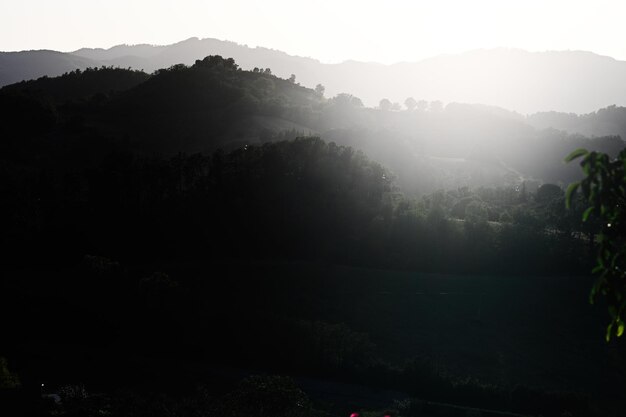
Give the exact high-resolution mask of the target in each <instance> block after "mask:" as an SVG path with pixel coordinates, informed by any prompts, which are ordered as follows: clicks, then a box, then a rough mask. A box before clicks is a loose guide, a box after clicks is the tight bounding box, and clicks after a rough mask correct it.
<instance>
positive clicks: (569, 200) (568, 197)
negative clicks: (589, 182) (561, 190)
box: [565, 182, 580, 209]
mask: <svg viewBox="0 0 626 417" xmlns="http://www.w3.org/2000/svg"><path fill="white" fill-rule="evenodd" d="M578 187H580V182H573V183H571V184H570V185H569V187H567V191H566V192H565V207H567V208H568V209H569V208H570V207H571V205H572V195H573V194H574V193H575V192H576V190H577V189H578Z"/></svg>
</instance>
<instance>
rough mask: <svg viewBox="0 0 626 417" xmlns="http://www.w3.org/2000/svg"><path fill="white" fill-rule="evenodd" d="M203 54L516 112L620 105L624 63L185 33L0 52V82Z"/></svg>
mask: <svg viewBox="0 0 626 417" xmlns="http://www.w3.org/2000/svg"><path fill="white" fill-rule="evenodd" d="M207 55H221V56H224V57H232V58H234V59H235V60H236V61H237V63H238V64H239V65H240V66H241V68H243V69H250V70H251V69H253V68H254V67H260V68H271V69H272V71H273V72H274V74H276V75H278V76H280V77H282V78H288V77H289V76H290V75H291V74H295V75H296V79H297V81H298V82H299V83H300V84H302V85H304V86H307V87H311V88H312V87H314V86H315V85H317V84H318V83H321V84H322V85H324V86H325V87H326V94H327V96H334V95H336V94H339V93H342V92H348V93H350V94H353V95H355V96H357V97H359V98H361V99H362V100H363V102H364V103H365V104H366V105H369V106H374V105H377V104H378V102H379V101H380V100H381V99H382V98H388V99H390V100H391V101H392V102H399V103H402V102H404V100H405V99H406V98H407V97H409V96H413V97H415V98H416V99H418V100H420V99H424V100H428V101H434V100H441V101H443V102H464V103H482V104H488V105H494V106H500V107H504V108H508V109H512V110H515V111H518V112H521V113H535V112H546V111H559V112H573V113H589V112H592V111H594V110H596V109H598V108H602V107H607V106H610V105H613V104H615V105H625V104H626V62H624V61H618V60H615V59H613V58H610V57H605V56H600V55H596V54H593V53H590V52H580V51H561V52H527V51H522V50H516V49H502V48H499V49H491V50H476V51H471V52H467V53H463V54H458V55H442V56H437V57H434V58H430V59H426V60H422V61H419V62H404V63H397V64H393V65H382V64H378V63H365V62H356V61H346V62H343V63H339V64H325V63H321V62H320V61H317V60H315V59H312V58H305V57H299V56H292V55H288V54H286V53H284V52H281V51H277V50H273V49H268V48H262V47H256V48H250V47H248V46H246V45H240V44H237V43H234V42H229V41H222V40H217V39H198V38H190V39H187V40H185V41H182V42H178V43H175V44H172V45H166V46H153V45H145V44H144V45H132V46H131V45H119V46H115V47H113V48H110V49H89V48H83V49H79V50H77V51H74V52H72V53H60V52H51V51H26V52H10V53H6V52H4V53H0V85H6V84H9V83H12V82H16V81H20V80H24V79H30V78H36V77H39V76H43V75H49V76H54V75H60V74H62V73H64V72H66V71H70V70H73V69H79V68H80V69H84V68H87V67H89V66H101V65H105V66H119V67H122V68H129V67H130V68H135V69H141V70H144V71H146V72H152V71H155V70H157V69H159V68H167V67H169V66H171V65H175V64H179V63H183V64H187V65H190V64H193V62H195V60H196V59H198V58H202V57H204V56H207Z"/></svg>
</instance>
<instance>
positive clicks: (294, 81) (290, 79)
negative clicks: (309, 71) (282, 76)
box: [289, 74, 296, 84]
mask: <svg viewBox="0 0 626 417" xmlns="http://www.w3.org/2000/svg"><path fill="white" fill-rule="evenodd" d="M289 82H290V83H292V84H295V83H296V74H291V75H290V76H289Z"/></svg>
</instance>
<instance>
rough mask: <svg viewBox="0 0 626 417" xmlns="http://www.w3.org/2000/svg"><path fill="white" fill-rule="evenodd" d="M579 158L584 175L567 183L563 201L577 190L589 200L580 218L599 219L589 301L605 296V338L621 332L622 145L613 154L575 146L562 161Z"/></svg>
mask: <svg viewBox="0 0 626 417" xmlns="http://www.w3.org/2000/svg"><path fill="white" fill-rule="evenodd" d="M578 158H582V161H581V162H580V165H581V166H582V168H583V172H584V173H585V177H584V178H583V179H582V180H581V181H579V182H575V183H572V184H570V186H569V187H568V189H567V192H566V204H567V206H568V207H570V206H571V202H572V199H573V196H574V195H575V194H576V193H577V192H578V190H580V191H581V192H582V194H583V197H584V198H585V200H586V201H587V202H588V203H589V206H588V207H587V209H586V210H585V211H584V212H583V215H582V220H583V221H587V220H588V219H589V217H590V216H592V215H593V216H596V217H597V218H599V219H600V232H599V235H598V239H597V243H598V245H597V257H596V266H595V267H594V269H593V271H592V272H593V273H594V274H596V275H597V279H596V282H595V283H594V285H593V287H592V289H591V294H590V296H589V301H590V302H591V303H593V302H594V301H595V300H596V299H597V297H598V295H599V294H602V295H604V296H605V297H606V299H607V304H608V310H609V315H610V316H611V321H610V323H609V325H608V326H607V329H606V340H607V341H609V340H610V339H611V337H612V335H613V334H615V335H616V336H617V337H620V336H622V335H623V334H624V327H625V322H624V320H625V318H626V149H623V150H622V151H621V152H620V153H619V155H618V157H617V158H615V159H611V158H610V157H609V155H607V154H605V153H601V152H589V151H587V150H586V149H577V150H575V151H574V152H572V153H570V154H569V155H568V156H567V158H565V161H566V162H571V161H573V160H575V159H578Z"/></svg>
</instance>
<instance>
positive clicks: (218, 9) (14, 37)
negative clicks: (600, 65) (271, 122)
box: [0, 0, 626, 63]
mask: <svg viewBox="0 0 626 417" xmlns="http://www.w3.org/2000/svg"><path fill="white" fill-rule="evenodd" d="M625 19H626V0H594V1H584V2H583V1H578V0H541V1H540V0H522V1H520V0H454V1H453V0H430V1H423V0H405V1H403V0H379V1H370V0H308V1H299V0H291V1H289V0H257V1H244V0H224V1H207V0H204V1H201V0H176V1H164V0H0V50H1V51H15V50H24V49H55V50H61V51H72V50H75V49H78V48H81V47H84V46H87V47H104V48H108V47H111V46H113V45H117V44H121V43H128V44H136V43H150V44H169V43H174V42H178V41H181V40H183V39H186V38H189V37H192V36H196V37H199V38H208V37H210V38H218V39H227V40H232V41H235V42H238V43H242V44H247V45H249V46H257V45H258V46H265V47H270V48H274V49H279V50H282V51H285V52H287V53H290V54H294V55H302V56H310V57H313V58H317V59H320V60H321V61H324V62H340V61H344V60H347V59H355V60H360V61H378V62H383V63H393V62H398V61H415V60H419V59H422V58H426V57H429V56H433V55H438V54H442V53H457V52H463V51H467V50H471V49H477V48H493V47H512V48H521V49H527V50H530V51H542V50H567V49H572V50H588V51H593V52H596V53H599V54H602V55H609V56H612V57H615V58H618V59H625V60H626V24H624V22H625Z"/></svg>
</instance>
